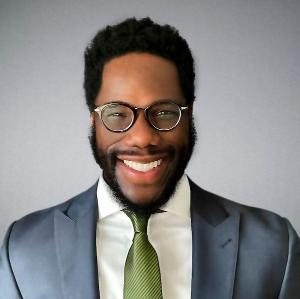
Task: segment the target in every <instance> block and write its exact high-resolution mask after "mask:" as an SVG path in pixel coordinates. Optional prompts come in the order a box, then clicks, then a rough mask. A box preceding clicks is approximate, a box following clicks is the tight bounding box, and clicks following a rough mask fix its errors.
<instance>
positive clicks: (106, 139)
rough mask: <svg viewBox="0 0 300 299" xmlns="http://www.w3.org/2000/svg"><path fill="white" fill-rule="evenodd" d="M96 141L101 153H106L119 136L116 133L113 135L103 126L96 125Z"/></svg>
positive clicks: (118, 139) (117, 140)
mask: <svg viewBox="0 0 300 299" xmlns="http://www.w3.org/2000/svg"><path fill="white" fill-rule="evenodd" d="M95 129H96V141H97V145H98V147H100V148H101V149H102V150H103V151H108V150H109V149H110V148H111V147H113V146H114V145H115V144H117V143H118V142H119V141H120V139H121V136H120V134H118V133H113V132H110V131H109V130H107V129H106V128H104V127H103V126H101V125H99V124H97V125H96V127H95Z"/></svg>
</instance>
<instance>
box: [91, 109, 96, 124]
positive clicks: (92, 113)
mask: <svg viewBox="0 0 300 299" xmlns="http://www.w3.org/2000/svg"><path fill="white" fill-rule="evenodd" d="M90 125H91V127H94V126H95V112H94V111H93V112H91V113H90Z"/></svg>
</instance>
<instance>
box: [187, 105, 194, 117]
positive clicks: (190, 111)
mask: <svg viewBox="0 0 300 299" xmlns="http://www.w3.org/2000/svg"><path fill="white" fill-rule="evenodd" d="M193 109H194V103H191V104H189V109H188V113H189V119H192V118H193Z"/></svg>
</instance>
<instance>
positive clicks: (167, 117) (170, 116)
mask: <svg viewBox="0 0 300 299" xmlns="http://www.w3.org/2000/svg"><path fill="white" fill-rule="evenodd" d="M146 116H147V119H148V121H149V123H150V124H151V125H152V126H153V127H155V128H157V129H160V130H170V129H172V128H174V127H175V126H176V125H177V123H178V122H179V120H180V116H181V111H180V108H179V107H178V105H176V104H175V103H157V104H154V105H152V106H150V107H149V108H148V109H147V110H146ZM134 117H135V115H134V111H133V110H132V109H131V108H129V107H128V106H126V105H122V104H119V103H111V104H108V105H107V106H106V107H105V108H104V109H103V110H102V114H101V118H102V121H103V123H104V125H105V126H106V127H107V128H108V129H109V130H112V131H123V130H126V129H128V128H129V127H130V126H131V125H132V123H133V121H134Z"/></svg>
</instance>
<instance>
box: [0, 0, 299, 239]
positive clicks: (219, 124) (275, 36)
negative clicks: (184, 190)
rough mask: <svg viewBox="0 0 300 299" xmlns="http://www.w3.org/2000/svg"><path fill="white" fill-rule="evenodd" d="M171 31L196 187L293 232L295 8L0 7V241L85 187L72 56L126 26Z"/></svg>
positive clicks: (275, 4)
mask: <svg viewBox="0 0 300 299" xmlns="http://www.w3.org/2000/svg"><path fill="white" fill-rule="evenodd" d="M133 15H135V16H137V17H143V16H148V15H149V16H152V17H153V19H154V20H156V21H158V22H161V23H170V24H173V25H174V26H176V27H177V28H178V29H179V31H180V32H181V34H182V35H183V36H184V37H185V38H186V39H187V40H188V42H189V44H190V46H191V48H192V51H193V53H194V56H195V59H196V65H197V69H196V70H197V74H198V77H197V102H196V106H195V114H196V123H197V129H198V132H199V142H198V145H197V147H196V150H195V154H194V156H193V159H192V161H191V163H190V165H189V167H188V173H189V174H190V176H191V177H192V178H193V179H194V180H195V181H196V182H197V183H199V184H200V185H201V186H202V187H204V188H206V189H209V190H211V191H213V192H215V193H218V194H220V195H223V196H225V197H228V198H230V199H232V200H235V201H239V202H242V203H245V204H248V205H253V206H259V207H262V208H266V209H270V210H273V211H275V212H277V213H279V214H281V215H284V216H286V217H288V218H289V219H290V221H291V222H292V224H293V225H294V226H295V228H296V230H297V231H298V232H300V219H299V214H300V202H299V194H300V184H299V168H300V159H299V152H300V137H299V131H300V130H299V129H300V113H299V112H300V102H299V94H300V87H299V86H300V79H299V77H300V65H299V62H300V37H299V36H300V26H299V25H300V24H299V23H300V1H297V0H281V1H280V0H252V1H246V0H227V1H224V0H219V1H217V0H197V1H184V0H180V1H154V2H153V1H152V2H150V1H142V0H139V1H128V0H127V1H92V0H88V1H71V0H67V1H58V0H52V1H43V0H40V1H33V0H32V1H30V0H27V1H26V0H25V1H24V0H23V1H21V0H19V1H16V0H11V1H1V4H0V37H1V46H0V63H1V67H0V96H1V99H0V100H1V105H0V110H1V115H0V130H1V131H0V132H1V136H0V137H1V139H0V140H1V146H0V157H1V168H0V175H1V181H0V194H1V198H0V200H1V210H0V239H2V238H3V235H4V232H5V230H6V229H7V227H8V225H9V224H10V223H11V222H12V221H13V220H15V219H17V218H19V217H21V216H23V215H25V214H27V213H29V212H32V211H34V210H37V209H41V208H46V207H48V206H50V205H54V204H56V203H59V202H62V201H64V200H66V199H67V198H69V197H71V196H73V195H75V194H76V193H78V192H80V191H82V190H84V189H85V188H87V187H88V186H89V185H90V184H92V183H94V182H95V180H96V179H97V177H98V176H99V173H100V172H99V169H98V168H97V166H96V164H95V163H94V161H93V157H92V155H91V151H90V148H89V144H88V139H87V135H88V128H89V114H88V110H87V109H86V107H85V104H84V94H83V88H82V80H83V51H84V48H85V46H86V45H87V43H88V41H89V40H90V39H91V38H92V36H93V35H94V34H95V33H96V31H97V30H98V29H99V28H101V27H102V26H104V25H105V24H107V23H115V22H118V21H120V20H122V19H123V18H124V17H128V16H133Z"/></svg>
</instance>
